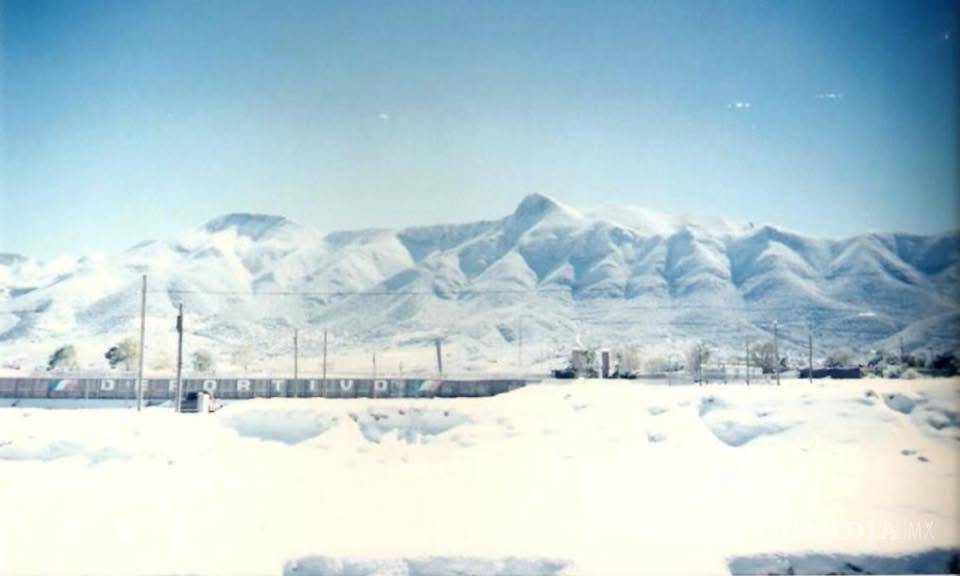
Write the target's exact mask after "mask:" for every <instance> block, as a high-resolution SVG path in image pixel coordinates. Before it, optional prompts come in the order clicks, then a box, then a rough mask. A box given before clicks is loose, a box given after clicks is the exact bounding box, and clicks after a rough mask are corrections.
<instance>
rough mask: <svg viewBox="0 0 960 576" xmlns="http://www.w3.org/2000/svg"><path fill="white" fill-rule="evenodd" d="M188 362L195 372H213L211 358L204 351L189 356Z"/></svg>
mask: <svg viewBox="0 0 960 576" xmlns="http://www.w3.org/2000/svg"><path fill="white" fill-rule="evenodd" d="M190 360H191V362H192V364H193V370H194V371H195V372H212V371H213V357H212V356H211V355H210V353H209V352H207V351H206V350H197V351H196V352H194V353H193V354H191V355H190Z"/></svg>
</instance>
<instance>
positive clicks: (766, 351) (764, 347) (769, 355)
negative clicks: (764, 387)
mask: <svg viewBox="0 0 960 576" xmlns="http://www.w3.org/2000/svg"><path fill="white" fill-rule="evenodd" d="M779 363H780V362H778V360H777V347H776V345H775V344H774V342H773V340H770V341H767V342H760V343H759V344H756V345H754V346H753V347H752V348H751V349H750V364H751V365H752V366H759V367H760V369H761V370H763V373H764V374H772V373H773V372H775V371H776V369H777V364H779Z"/></svg>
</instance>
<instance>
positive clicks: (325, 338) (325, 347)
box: [323, 328, 327, 384]
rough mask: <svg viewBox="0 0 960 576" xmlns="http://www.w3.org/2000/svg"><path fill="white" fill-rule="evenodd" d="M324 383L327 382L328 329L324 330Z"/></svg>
mask: <svg viewBox="0 0 960 576" xmlns="http://www.w3.org/2000/svg"><path fill="white" fill-rule="evenodd" d="M323 382H324V384H326V382H327V329H326V328H324V329H323Z"/></svg>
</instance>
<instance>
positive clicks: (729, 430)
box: [707, 420, 790, 447]
mask: <svg viewBox="0 0 960 576" xmlns="http://www.w3.org/2000/svg"><path fill="white" fill-rule="evenodd" d="M707 427H708V428H709V429H710V431H711V432H713V435H714V436H716V437H717V439H718V440H720V441H721V442H723V443H724V444H726V445H728V446H733V447H738V446H743V445H744V444H746V443H748V442H750V441H752V440H756V439H757V438H759V437H761V436H766V435H773V434H779V433H781V432H784V431H785V430H789V429H790V426H786V425H782V424H777V423H774V422H743V421H736V420H720V421H715V422H711V423H709V424H707Z"/></svg>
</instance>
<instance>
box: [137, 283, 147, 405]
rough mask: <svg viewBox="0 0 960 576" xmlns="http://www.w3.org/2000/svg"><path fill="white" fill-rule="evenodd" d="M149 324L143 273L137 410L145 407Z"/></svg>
mask: <svg viewBox="0 0 960 576" xmlns="http://www.w3.org/2000/svg"><path fill="white" fill-rule="evenodd" d="M146 324H147V275H146V274H144V275H143V287H142V288H141V290H140V363H139V364H140V367H139V368H138V370H137V411H138V412H139V411H140V410H142V409H143V337H144V334H145V332H146Z"/></svg>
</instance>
